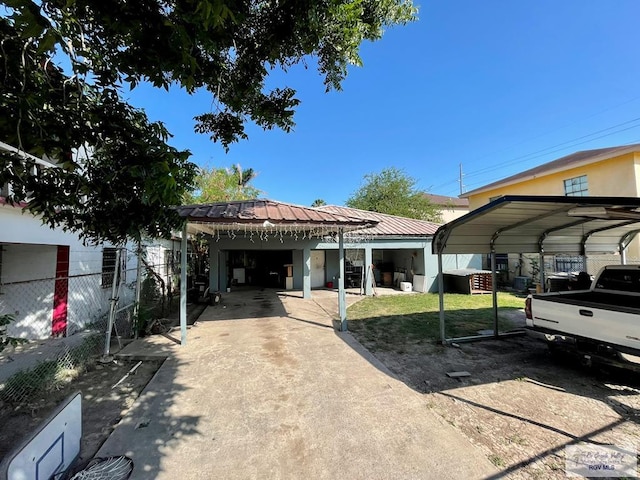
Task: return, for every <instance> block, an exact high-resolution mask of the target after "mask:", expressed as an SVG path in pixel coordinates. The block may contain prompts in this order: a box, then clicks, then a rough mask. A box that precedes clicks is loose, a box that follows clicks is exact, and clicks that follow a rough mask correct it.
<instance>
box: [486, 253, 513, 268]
mask: <svg viewBox="0 0 640 480" xmlns="http://www.w3.org/2000/svg"><path fill="white" fill-rule="evenodd" d="M487 269H488V270H491V254H488V255H487ZM508 270H509V254H508V253H496V272H506V271H508Z"/></svg>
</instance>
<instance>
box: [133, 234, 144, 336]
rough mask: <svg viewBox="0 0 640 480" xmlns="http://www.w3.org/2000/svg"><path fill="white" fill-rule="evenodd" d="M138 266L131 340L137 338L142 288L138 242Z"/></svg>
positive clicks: (140, 252) (140, 254)
mask: <svg viewBox="0 0 640 480" xmlns="http://www.w3.org/2000/svg"><path fill="white" fill-rule="evenodd" d="M137 251H138V265H137V266H136V303H135V306H134V307H133V318H134V320H135V322H134V325H135V331H134V333H133V338H136V339H137V338H138V327H139V325H138V322H139V321H140V289H141V287H142V244H141V243H140V240H138V249H137Z"/></svg>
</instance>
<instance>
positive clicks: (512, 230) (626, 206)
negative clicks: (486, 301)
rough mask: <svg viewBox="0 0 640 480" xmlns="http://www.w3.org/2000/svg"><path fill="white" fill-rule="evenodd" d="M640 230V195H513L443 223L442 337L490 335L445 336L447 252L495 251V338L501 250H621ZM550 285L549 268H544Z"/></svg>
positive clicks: (436, 246)
mask: <svg viewBox="0 0 640 480" xmlns="http://www.w3.org/2000/svg"><path fill="white" fill-rule="evenodd" d="M638 232H640V198H637V197H558V196H522V195H507V196H503V197H500V198H498V199H496V200H494V201H492V202H490V203H488V204H487V205H484V206H483V207H481V208H478V209H477V210H474V211H472V212H470V213H468V214H467V215H465V216H463V217H460V218H458V219H456V220H453V221H452V222H449V223H447V224H445V225H442V226H441V227H440V228H439V229H438V231H437V232H436V233H435V236H434V240H433V244H432V245H433V246H432V250H433V253H434V254H436V255H437V256H438V284H439V294H440V338H441V340H442V343H445V344H446V343H449V342H451V341H460V340H473V339H479V338H486V336H478V337H466V338H464V339H459V338H458V339H447V338H446V335H445V314H444V288H443V272H442V255H444V254H458V253H480V254H490V255H491V271H492V280H493V282H492V283H493V292H492V293H493V316H494V329H493V337H494V338H497V337H499V336H500V333H499V331H498V304H497V293H496V284H497V282H496V280H497V278H496V257H495V255H496V254H497V253H537V254H539V255H540V260H541V261H540V264H541V265H544V261H543V258H544V255H545V254H576V255H583V256H584V255H589V254H605V253H609V254H610V253H620V258H621V263H625V249H626V248H627V246H628V245H629V243H630V242H631V241H632V240H633V239H634V237H635V236H636V235H637V234H638ZM540 280H541V283H542V284H543V285H544V268H541V269H540Z"/></svg>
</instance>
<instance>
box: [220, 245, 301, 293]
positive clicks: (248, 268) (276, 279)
mask: <svg viewBox="0 0 640 480" xmlns="http://www.w3.org/2000/svg"><path fill="white" fill-rule="evenodd" d="M292 264H293V252H292V251H291V250H232V251H229V263H228V272H227V276H228V283H227V284H228V285H242V286H250V287H260V288H283V289H284V288H285V287H286V281H287V277H290V275H289V273H291V272H290V270H291V265H292Z"/></svg>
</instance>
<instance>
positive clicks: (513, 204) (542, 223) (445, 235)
mask: <svg viewBox="0 0 640 480" xmlns="http://www.w3.org/2000/svg"><path fill="white" fill-rule="evenodd" d="M639 231H640V198H636V197H558V196H521V195H507V196H504V197H500V198H498V199H496V200H494V201H492V202H491V203H489V204H487V205H485V206H483V207H481V208H479V209H477V210H474V211H472V212H470V213H468V214H467V215H465V216H463V217H460V218H458V219H456V220H453V221H452V222H449V223H447V224H445V225H442V226H441V227H440V228H439V229H438V231H437V232H436V233H435V237H434V241H433V247H432V248H433V253H436V254H438V253H440V254H447V253H544V254H578V255H589V254H596V253H616V252H622V251H624V249H625V248H626V247H627V245H629V242H631V240H633V238H634V237H635V236H636V234H637V233H638V232H639Z"/></svg>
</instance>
